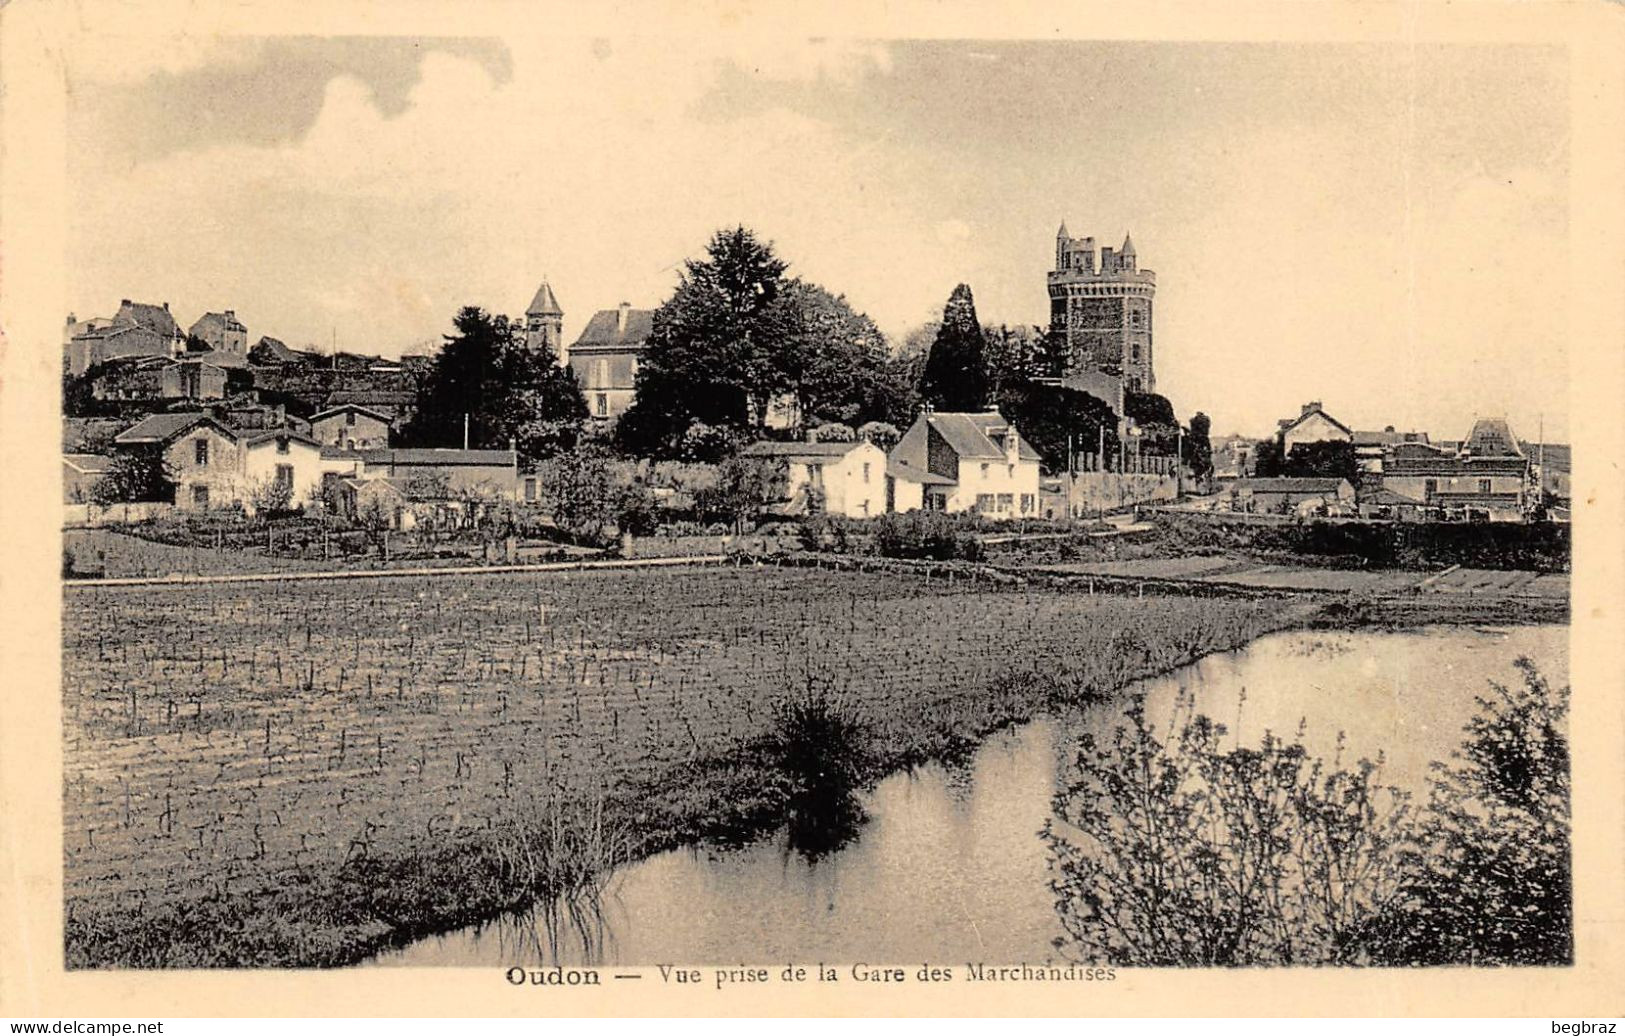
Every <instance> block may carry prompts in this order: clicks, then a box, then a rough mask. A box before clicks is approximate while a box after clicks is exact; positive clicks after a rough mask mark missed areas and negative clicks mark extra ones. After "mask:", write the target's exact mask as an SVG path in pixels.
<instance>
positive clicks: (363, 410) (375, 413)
mask: <svg viewBox="0 0 1625 1036" xmlns="http://www.w3.org/2000/svg"><path fill="white" fill-rule="evenodd" d="M348 410H354V411H355V412H356V413H358V414H366V415H367V416H368V417H371V418H374V419H376V420H379V421H382V422H384V423H385V424H388V423H389V422H390V420H391V418H390V415H388V414H386V413H384V412H383V411H381V410H374V409H373V408H372V407H369V406H362V405H361V404H360V403H338V404H335V405H333V406H330V407H328V408H327V409H326V410H322V411H319V412H318V413H314V414H311V415H310V422H311V423H312V424H315V423H316V422H317V421H320V420H321V419H322V418H324V417H332V416H333V415H335V414H342V413H344V412H345V411H348Z"/></svg>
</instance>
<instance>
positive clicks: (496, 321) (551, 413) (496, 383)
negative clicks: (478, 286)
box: [402, 306, 587, 460]
mask: <svg viewBox="0 0 1625 1036" xmlns="http://www.w3.org/2000/svg"><path fill="white" fill-rule="evenodd" d="M453 324H454V326H455V328H456V332H457V333H456V334H451V335H447V336H446V344H445V347H444V348H442V349H441V350H440V354H439V355H438V356H436V357H435V360H434V365H433V366H432V367H431V368H430V370H429V373H428V374H427V376H426V377H425V378H424V380H423V382H422V384H421V385H420V387H419V389H418V407H417V413H416V414H414V415H413V418H412V420H411V422H410V423H409V424H408V425H407V426H406V428H405V429H403V431H402V439H403V441H405V442H406V443H407V444H409V445H417V446H457V445H461V444H462V442H463V431H464V427H465V425H464V422H465V419H466V422H467V431H468V444H469V446H471V447H474V448H477V449H500V448H504V447H506V446H507V445H508V444H509V442H510V441H511V442H514V443H515V444H516V445H517V447H518V449H519V453H520V454H521V455H522V456H524V457H526V458H528V459H531V460H535V459H539V458H543V457H550V456H553V455H554V454H556V453H558V452H560V451H561V450H566V449H569V448H570V447H571V446H573V445H574V444H575V441H576V439H577V437H578V436H579V435H580V431H581V427H582V424H583V422H585V421H586V419H587V402H586V400H585V399H584V398H583V397H582V395H581V387H580V385H578V384H577V383H576V379H575V375H574V374H573V373H571V372H570V370H569V369H568V368H566V367H561V366H560V365H559V363H558V359H557V357H555V356H554V355H553V353H552V351H551V350H549V349H546V348H542V349H531V348H530V347H528V346H527V345H526V344H525V342H524V339H523V335H522V333H521V330H520V326H519V325H518V324H515V323H512V322H510V321H509V320H508V318H507V317H505V316H492V315H491V314H489V313H487V312H486V311H485V310H483V309H480V308H479V307H477V306H465V307H464V308H463V309H462V310H461V311H459V312H458V314H457V317H456V319H455V320H454V321H453Z"/></svg>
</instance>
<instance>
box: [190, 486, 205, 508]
mask: <svg viewBox="0 0 1625 1036" xmlns="http://www.w3.org/2000/svg"><path fill="white" fill-rule="evenodd" d="M192 506H193V507H196V508H199V509H202V508H206V507H208V506H209V487H208V486H193V487H192Z"/></svg>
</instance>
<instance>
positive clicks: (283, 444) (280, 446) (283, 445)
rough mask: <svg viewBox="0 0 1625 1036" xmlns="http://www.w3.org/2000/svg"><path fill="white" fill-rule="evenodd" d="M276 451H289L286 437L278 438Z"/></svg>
mask: <svg viewBox="0 0 1625 1036" xmlns="http://www.w3.org/2000/svg"><path fill="white" fill-rule="evenodd" d="M276 451H277V452H278V453H287V452H288V440H286V439H278V440H277V441H276Z"/></svg>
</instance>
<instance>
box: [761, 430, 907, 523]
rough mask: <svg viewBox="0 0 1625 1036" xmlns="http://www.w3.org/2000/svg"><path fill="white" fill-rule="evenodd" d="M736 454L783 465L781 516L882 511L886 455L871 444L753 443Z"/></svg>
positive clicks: (860, 514)
mask: <svg viewBox="0 0 1625 1036" xmlns="http://www.w3.org/2000/svg"><path fill="white" fill-rule="evenodd" d="M741 453H742V455H743V456H746V457H755V458H758V459H768V460H781V461H783V462H784V464H785V467H786V469H787V472H788V475H789V485H788V487H787V490H786V493H785V496H786V503H785V504H784V505H782V506H781V508H780V510H782V511H783V512H784V513H786V514H807V513H809V512H825V513H828V514H838V515H844V516H845V517H848V518H872V517H875V516H876V515H880V514H884V513H885V511H886V454H885V453H883V452H882V451H881V449H880V447H878V446H876V445H875V444H874V443H872V442H868V441H867V440H865V441H862V442H758V443H753V444H752V445H750V446H747V447H745V449H744V450H743V451H741Z"/></svg>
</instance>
